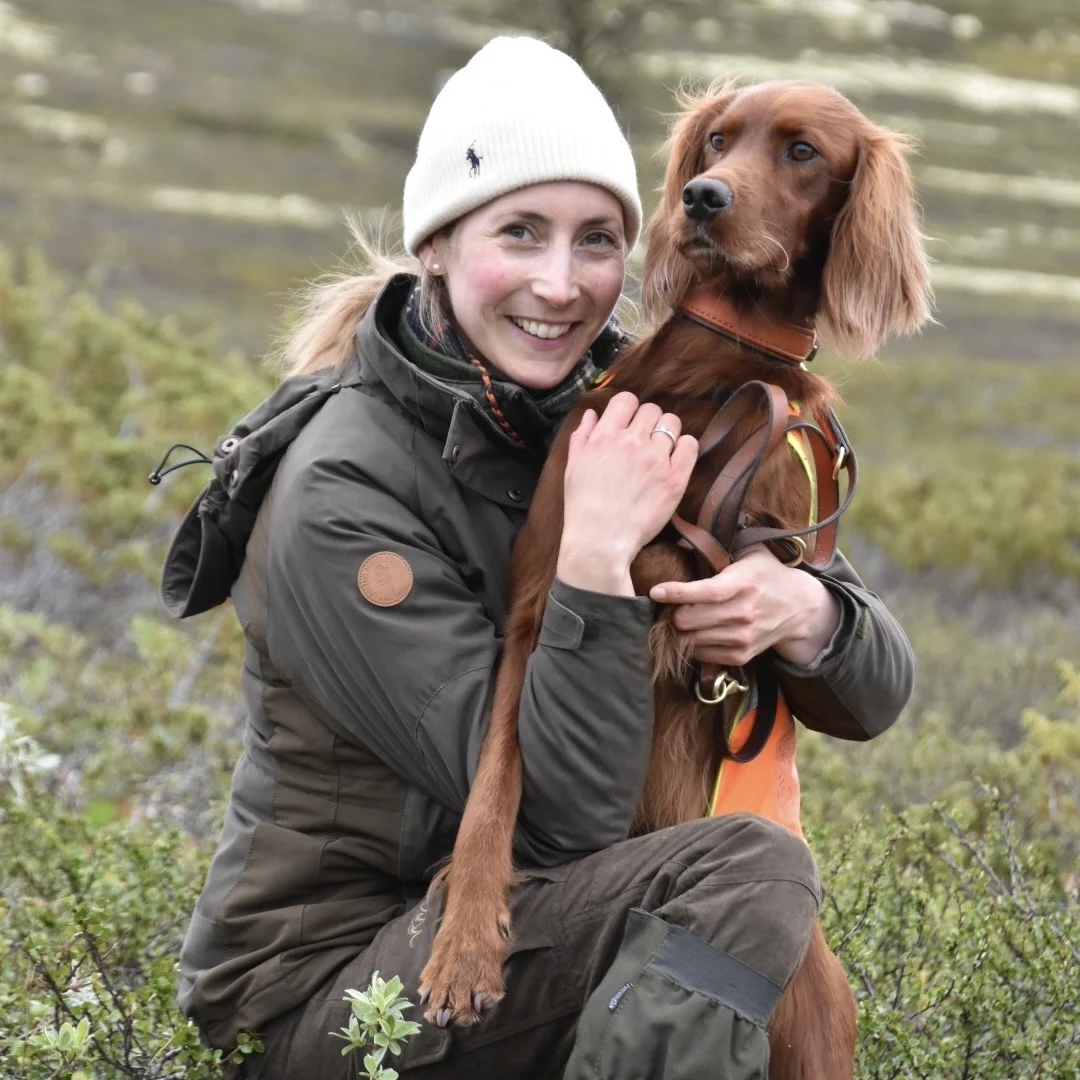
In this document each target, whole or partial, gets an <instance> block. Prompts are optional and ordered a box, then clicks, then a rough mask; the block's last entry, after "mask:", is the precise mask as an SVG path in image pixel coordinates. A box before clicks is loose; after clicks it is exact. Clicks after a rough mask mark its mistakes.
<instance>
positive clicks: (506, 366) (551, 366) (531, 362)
mask: <svg viewBox="0 0 1080 1080" xmlns="http://www.w3.org/2000/svg"><path fill="white" fill-rule="evenodd" d="M577 361H578V357H576V356H574V355H573V354H571V355H569V356H543V357H539V356H521V355H520V354H518V355H515V356H512V357H511V356H508V357H506V358H505V359H504V360H503V362H502V363H499V364H497V365H496V366H497V367H498V368H499V369H500V370H501V371H503V372H504V373H505V374H506V375H508V376H509V377H510V378H511V379H512V380H513V381H514V382H516V383H517V384H518V386H524V387H525V389H526V390H539V391H544V390H554V389H555V387H556V386H558V385H559V383H561V382H562V381H563V379H565V378H566V376H567V375H569V374H570V372H571V371H573V370H574V365H575V364H576V363H577Z"/></svg>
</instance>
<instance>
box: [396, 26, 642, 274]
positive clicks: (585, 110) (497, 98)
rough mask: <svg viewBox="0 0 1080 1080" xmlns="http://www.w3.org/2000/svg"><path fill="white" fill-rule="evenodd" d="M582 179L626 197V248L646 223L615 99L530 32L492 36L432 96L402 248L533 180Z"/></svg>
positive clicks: (408, 192) (408, 194)
mask: <svg viewBox="0 0 1080 1080" xmlns="http://www.w3.org/2000/svg"><path fill="white" fill-rule="evenodd" d="M553 180H584V181H587V182H589V183H593V184H598V185H599V186H600V187H603V188H607V190H608V191H610V192H611V193H612V194H613V195H614V196H616V198H618V200H619V201H620V202H621V203H622V204H623V211H624V213H623V217H624V224H625V228H626V240H627V245H628V247H627V250H629V249H630V248H632V247H633V246H634V244H635V243H636V242H637V238H638V234H639V233H640V231H641V200H640V198H639V197H638V191H637V173H636V171H635V168H634V156H633V153H632V152H631V150H630V144H629V143H628V142H627V141H626V138H625V137H624V136H623V133H622V131H621V130H620V129H619V124H618V121H617V120H616V119H615V114H614V113H613V112H612V111H611V106H610V105H608V103H607V102H606V101H605V100H604V96H603V94H601V93H600V91H599V90H598V89H597V88H596V86H595V85H594V84H593V83H592V82H591V80H590V79H589V77H588V76H587V75H586V74H585V72H584V71H582V70H581V68H580V67H579V66H578V65H577V64H576V63H575V62H574V61H573V60H572V59H571V58H570V57H569V56H567V55H566V54H565V53H561V52H559V51H558V50H557V49H553V48H552V47H551V46H550V45H545V44H544V43H543V42H542V41H537V40H536V39H535V38H528V37H497V38H494V39H493V40H492V41H489V42H488V43H487V44H486V45H485V46H484V47H483V48H482V49H481V50H480V51H479V52H478V53H476V54H475V55H474V56H473V58H472V59H471V60H470V61H469V62H468V63H467V64H466V65H465V66H464V67H463V68H461V69H460V70H459V71H456V72H455V73H454V74H453V75H452V76H451V77H450V78H449V79H448V80H447V82H446V85H445V86H443V88H442V90H441V91H440V92H439V95H438V96H437V97H436V98H435V101H434V102H433V103H432V106H431V111H430V112H429V113H428V117H427V120H426V122H425V123H424V128H423V130H422V131H421V132H420V140H419V143H418V144H417V147H416V161H415V162H414V163H413V167H412V169H410V170H409V175H408V177H406V180H405V199H404V207H403V216H404V226H405V247H406V248H407V249H408V250H409V252H410V253H411V254H413V255H415V254H416V253H417V250H418V249H419V247H420V244H421V243H422V242H423V241H424V240H426V239H427V238H428V237H429V236H431V234H432V233H434V232H436V231H437V230H439V229H441V228H442V227H443V226H444V225H448V224H449V223H450V222H452V221H456V220H457V219H458V218H459V217H461V216H462V215H464V214H467V213H468V212H469V211H470V210H475V209H476V208H477V207H478V206H483V205H484V203H487V202H490V201H491V200H492V199H496V198H498V197H499V196H500V195H506V194H507V193H508V192H511V191H516V190H517V189H518V188H523V187H527V186H528V185H530V184H542V183H546V182H548V181H553Z"/></svg>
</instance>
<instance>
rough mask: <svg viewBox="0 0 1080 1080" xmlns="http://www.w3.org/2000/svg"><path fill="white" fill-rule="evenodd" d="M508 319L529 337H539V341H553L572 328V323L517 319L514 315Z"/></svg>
mask: <svg viewBox="0 0 1080 1080" xmlns="http://www.w3.org/2000/svg"><path fill="white" fill-rule="evenodd" d="M510 321H511V322H512V323H513V324H514V325H515V326H516V327H518V329H520V330H524V331H525V333H526V334H528V335H529V336H530V337H534V338H539V339H540V340H541V341H554V340H555V339H556V338H561V337H562V336H563V335H564V334H567V333H569V332H570V331H571V330H572V329H573V328H574V325H575V324H574V323H549V322H540V321H538V320H536V319H519V318H518V317H517V316H516V315H511V316H510Z"/></svg>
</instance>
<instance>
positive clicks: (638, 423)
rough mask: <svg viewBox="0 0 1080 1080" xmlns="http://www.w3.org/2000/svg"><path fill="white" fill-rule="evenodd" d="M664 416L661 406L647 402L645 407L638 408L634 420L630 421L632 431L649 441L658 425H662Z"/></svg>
mask: <svg viewBox="0 0 1080 1080" xmlns="http://www.w3.org/2000/svg"><path fill="white" fill-rule="evenodd" d="M663 415H664V410H663V409H661V408H660V406H659V405H654V404H653V403H652V402H651V401H646V402H645V403H644V404H643V405H640V406H638V411H637V412H636V413H635V414H634V419H633V420H631V421H630V431H631V432H632V433H633V434H635V435H638V436H640V437H641V438H642V439H643V440H644V439H647V438H648V437H649V436H650V435H651V434H652V432H653V429H654V428H655V427H656V425H657V424H659V423H660V417H661V416H663Z"/></svg>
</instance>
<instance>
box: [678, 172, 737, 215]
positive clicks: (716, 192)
mask: <svg viewBox="0 0 1080 1080" xmlns="http://www.w3.org/2000/svg"><path fill="white" fill-rule="evenodd" d="M734 198H735V192H734V191H732V190H731V188H729V187H728V186H727V184H725V183H724V182H723V180H691V181H690V183H689V184H687V185H686V187H684V188H683V189H682V204H683V209H684V210H685V211H686V216H687V217H688V218H690V219H691V220H692V221H701V222H709V221H712V219H713V218H714V217H716V215H717V214H722V213H724V211H725V210H730V209H731V203H732V200H733V199H734Z"/></svg>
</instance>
